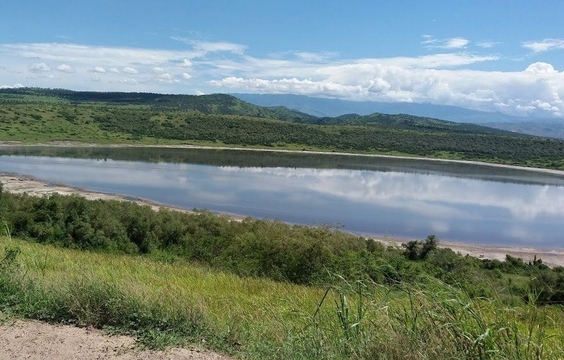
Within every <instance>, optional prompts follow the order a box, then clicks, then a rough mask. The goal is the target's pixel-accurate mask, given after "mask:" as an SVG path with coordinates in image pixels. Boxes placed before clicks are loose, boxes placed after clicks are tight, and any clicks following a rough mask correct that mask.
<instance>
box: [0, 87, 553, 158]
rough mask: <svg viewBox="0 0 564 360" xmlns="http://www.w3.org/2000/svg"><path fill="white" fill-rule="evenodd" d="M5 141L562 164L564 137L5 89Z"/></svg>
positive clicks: (213, 98) (424, 121) (226, 104)
mask: <svg viewBox="0 0 564 360" xmlns="http://www.w3.org/2000/svg"><path fill="white" fill-rule="evenodd" d="M0 103H1V104H2V108H1V109H0V140H2V141H22V142H24V143H41V142H50V141H81V142H88V143H101V144H118V143H119V144H123V143H136V144H200V145H211V146H250V147H259V148H261V147H262V148H277V149H293V150H322V151H338V152H358V153H378V154H394V155H411V156H423V157H438V158H446V159H464V160H477V161H486V162H495V163H504V164H511V165H524V166H534V167H545V168H554V169H564V141H560V140H555V139H545V138H538V137H530V136H522V135H516V134H514V133H512V132H506V131H500V130H496V129H491V128H486V127H482V126H478V125H472V124H458V123H454V122H448V121H442V120H437V119H430V118H422V117H416V116H411V115H403V114H399V115H387V114H372V115H368V116H357V115H347V116H341V117H337V118H315V117H312V116H309V115H305V114H302V113H299V112H293V111H291V110H288V109H286V108H280V107H277V108H261V107H259V106H255V105H251V104H248V103H245V102H244V101H241V100H238V99H236V98H234V97H233V96H229V95H223V94H215V95H205V96H192V95H161V94H144V93H96V92H74V91H68V90H45V89H4V90H1V91H0Z"/></svg>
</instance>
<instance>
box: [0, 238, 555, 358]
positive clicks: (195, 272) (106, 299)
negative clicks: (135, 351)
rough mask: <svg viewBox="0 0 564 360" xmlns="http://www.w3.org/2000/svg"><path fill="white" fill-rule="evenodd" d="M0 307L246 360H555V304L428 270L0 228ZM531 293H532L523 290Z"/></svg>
mask: <svg viewBox="0 0 564 360" xmlns="http://www.w3.org/2000/svg"><path fill="white" fill-rule="evenodd" d="M0 249H3V250H0V259H2V260H1V261H0V311H2V313H4V314H5V315H10V316H21V317H27V318H35V319H41V320H45V321H50V322H60V323H70V324H75V325H78V326H88V325H91V326H95V327H99V328H103V329H106V330H107V331H109V332H114V333H125V334H131V335H134V336H137V337H138V339H139V341H140V344H141V345H143V346H149V347H153V348H159V347H165V346H169V345H173V344H188V343H190V344H200V345H203V346H206V347H209V348H212V349H216V350H219V351H222V352H225V353H228V354H233V355H235V356H236V357H239V358H248V359H437V358H448V359H561V358H564V329H563V328H562V327H561V324H562V323H563V321H564V311H563V309H562V308H561V307H548V306H545V307H538V306H536V305H535V304H534V302H531V303H528V304H523V305H520V306H508V305H505V304H504V303H503V302H502V301H501V300H499V299H496V298H493V299H487V300H486V299H472V298H470V297H469V296H468V295H467V294H465V293H464V292H463V291H461V290H457V289H456V288H453V287H450V286H447V285H446V284H444V283H441V282H439V281H437V280H435V279H431V278H423V279H422V280H421V282H420V283H418V284H417V285H409V286H408V285H405V286H403V285H394V286H379V285H375V284H371V283H366V282H360V281H356V282H347V281H345V280H344V279H340V281H339V282H336V284H337V285H334V286H332V287H330V288H327V289H324V288H315V287H305V286H298V285H291V284H287V283H281V282H274V281H270V280H265V279H252V278H240V277H237V276H234V275H231V274H227V273H221V272H217V271H212V270H210V269H208V268H205V267H198V266H194V265H190V264H187V263H182V262H179V261H177V262H175V263H172V264H171V263H165V262H162V261H155V260H151V259H149V258H146V257H139V256H125V255H123V256H121V255H110V254H98V253H91V252H80V251H73V250H65V249H60V248H54V247H50V246H45V245H38V244H32V243H28V242H24V241H20V240H17V239H13V240H9V238H7V237H4V238H1V239H0ZM530 298H531V299H534V297H532V296H531V297H530Z"/></svg>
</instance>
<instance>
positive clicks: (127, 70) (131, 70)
mask: <svg viewBox="0 0 564 360" xmlns="http://www.w3.org/2000/svg"><path fill="white" fill-rule="evenodd" d="M123 72H124V73H126V74H133V75H135V74H139V71H137V69H135V68H133V67H124V68H123Z"/></svg>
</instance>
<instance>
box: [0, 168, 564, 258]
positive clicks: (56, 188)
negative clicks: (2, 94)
mask: <svg viewBox="0 0 564 360" xmlns="http://www.w3.org/2000/svg"><path fill="white" fill-rule="evenodd" d="M0 182H1V183H2V184H3V188H4V191H6V192H10V193H16V194H23V193H27V194H29V195H32V196H44V195H48V194H54V193H57V194H60V195H73V194H74V195H80V196H83V197H84V198H86V199H89V200H98V199H100V200H119V201H132V202H135V203H137V204H139V205H146V206H149V207H151V208H152V209H153V210H155V211H158V210H159V209H160V208H167V209H172V210H176V211H182V212H186V213H191V212H192V211H190V210H187V209H183V208H178V207H173V206H168V205H166V204H161V203H158V202H155V201H150V200H147V199H141V198H132V197H128V196H123V195H119V194H108V193H101V192H96V191H91V190H88V189H83V188H77V187H72V186H69V185H65V184H60V183H50V182H47V181H42V180H38V179H36V178H34V177H32V176H27V175H20V174H13V173H0ZM221 215H225V216H229V217H231V218H233V219H235V220H240V219H243V218H244V217H243V216H238V215H234V214H221ZM369 237H371V238H373V239H375V240H377V241H380V242H383V243H385V244H389V245H394V246H401V244H402V243H403V242H405V241H408V240H406V239H394V238H387V237H382V236H377V235H370V236H369ZM439 246H440V247H444V248H450V249H452V250H453V251H455V252H459V253H461V254H464V255H466V254H468V255H470V256H474V257H477V258H487V259H498V260H504V259H505V257H506V255H507V254H509V255H511V256H513V257H518V258H521V259H523V260H524V261H529V260H532V259H533V258H534V257H535V256H536V257H537V258H541V259H542V260H543V263H545V264H547V265H549V266H564V248H537V247H517V246H491V245H481V244H469V243H457V242H448V241H440V242H439Z"/></svg>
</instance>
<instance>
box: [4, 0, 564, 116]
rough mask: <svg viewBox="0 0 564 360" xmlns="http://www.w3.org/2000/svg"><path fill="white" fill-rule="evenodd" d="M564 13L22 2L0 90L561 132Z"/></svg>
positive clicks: (535, 6) (477, 4)
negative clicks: (146, 97)
mask: <svg viewBox="0 0 564 360" xmlns="http://www.w3.org/2000/svg"><path fill="white" fill-rule="evenodd" d="M563 20H564V1H561V0H545V1H537V0H535V1H533V0H519V1H509V0H507V1H503V0H493V1H492V0H487V1H486V0H458V1H446V0H444V1H438V0H427V1H408V0H394V1H389V0H386V1H380V0H356V1H351V0H349V1H342V0H331V1H329V0H326V1H321V0H285V1H273V0H239V1H233V0H205V1H204V0H163V1H154V0H151V1H149V0H135V1H132V0H90V1H80V0H66V1H63V0H17V1H8V0H7V1H3V3H2V6H1V10H0V87H20V86H26V87H44V88H66V89H72V90H93V91H128V92H153V93H173V94H209V93H276V94H301V95H308V96H316V97H327V98H338V99H343V100H355V101H379V102H416V103H431V104H439V105H454V106H461V107H465V108H468V109H474V110H481V111H490V112H494V111H498V112H501V113H504V114H508V115H517V116H528V117H544V118H550V117H554V118H559V119H562V120H563V121H564V25H563Z"/></svg>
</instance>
